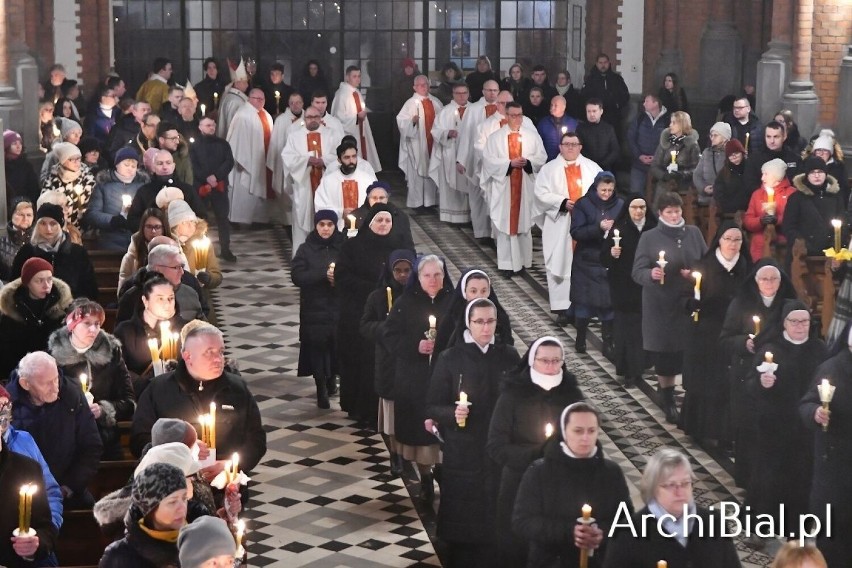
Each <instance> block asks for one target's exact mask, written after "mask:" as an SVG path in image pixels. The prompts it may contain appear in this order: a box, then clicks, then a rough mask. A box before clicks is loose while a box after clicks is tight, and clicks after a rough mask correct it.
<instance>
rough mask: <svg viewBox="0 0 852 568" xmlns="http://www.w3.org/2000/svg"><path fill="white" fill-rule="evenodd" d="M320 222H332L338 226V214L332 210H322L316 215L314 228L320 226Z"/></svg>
mask: <svg viewBox="0 0 852 568" xmlns="http://www.w3.org/2000/svg"><path fill="white" fill-rule="evenodd" d="M320 221H331V222H332V223H334V224H335V225H337V213H336V212H334V211H332V210H331V209H320V210H319V211H317V212H316V213H314V226H316V225H318V224H319V222H320Z"/></svg>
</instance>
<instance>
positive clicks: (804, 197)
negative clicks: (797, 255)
mask: <svg viewBox="0 0 852 568" xmlns="http://www.w3.org/2000/svg"><path fill="white" fill-rule="evenodd" d="M793 187H795V188H796V192H795V193H793V194H792V195H790V197H789V199H788V200H787V207H786V209H785V213H784V236H785V237H786V238H787V243H788V244H791V245H792V244H793V243H795V242H796V239H804V241H805V245H806V246H807V247H808V255H811V256H822V255H823V254H824V253H823V251H824V250H825V249H827V248H834V228H833V227H832V225H831V221H832V220H833V219H840V220H841V221H842V222H843V228H842V235H841V239H840V244H841V245H842V246H846V245H848V243H849V217H848V213H847V211H846V203H845V202H844V201H843V196H842V195H841V194H840V185H839V184H838V183H837V180H836V179H834V178H833V177H831V176H826V179H825V183H824V184H822V187H813V186H811V185H810V183H808V180H807V176H806V175H805V174H799V175H797V176H796V177H794V178H793ZM791 252H792V250H791Z"/></svg>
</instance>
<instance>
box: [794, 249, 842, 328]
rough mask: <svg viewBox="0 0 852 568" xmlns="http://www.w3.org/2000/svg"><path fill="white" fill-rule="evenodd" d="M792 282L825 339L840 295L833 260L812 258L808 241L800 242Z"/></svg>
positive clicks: (796, 252)
mask: <svg viewBox="0 0 852 568" xmlns="http://www.w3.org/2000/svg"><path fill="white" fill-rule="evenodd" d="M790 279H791V280H792V281H793V287H794V288H795V289H796V294H797V295H798V296H799V299H800V300H801V301H802V302H803V303H804V304H805V305H806V306H808V308H809V309H810V311H811V314H813V317H814V318H815V319H818V322H819V326H820V327H819V329H820V333H821V334H822V336H823V337H825V335H826V333H827V332H828V326H829V325H830V324H831V318H832V316H833V315H834V304H835V301H836V295H837V290H836V287H835V285H834V273H833V272H832V270H831V259H830V258H828V257H825V256H808V252H807V247H806V246H805V241H804V240H802V239H796V243H795V244H794V245H793V262H792V264H791V266H790Z"/></svg>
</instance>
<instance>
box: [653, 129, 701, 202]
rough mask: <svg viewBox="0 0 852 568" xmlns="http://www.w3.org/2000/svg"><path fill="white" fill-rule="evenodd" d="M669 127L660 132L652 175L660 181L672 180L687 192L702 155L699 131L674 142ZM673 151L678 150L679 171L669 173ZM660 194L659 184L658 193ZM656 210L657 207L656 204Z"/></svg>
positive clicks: (679, 190) (676, 161) (678, 188)
mask: <svg viewBox="0 0 852 568" xmlns="http://www.w3.org/2000/svg"><path fill="white" fill-rule="evenodd" d="M670 135H671V133H670V131H669V129H668V128H666V129H665V130H663V132H662V134H660V145H659V146H657V151H656V152H654V161H653V162H651V177H652V178H653V179H654V180H655V181H658V182H661V181H662V182H665V181H667V180H671V181H673V182H674V183H675V184H676V188H677V189H676V191H678V192H679V193H686V192H687V191H688V190H689V188H690V187H692V174H693V173H694V172H695V168H696V166H698V159H699V158H700V156H701V148H699V147H698V131H696V130H693V131H692V132H690V133H689V134H686V135H684V136H682V137H681V139H680V140H679V141H678V142H675V143H672V141H671V138H670ZM672 152H676V153H677V154H676V156H675V163H676V164H677V171H676V172H672V173H669V172H668V170H667V169H666V168H668V167H669V165H670V164H671V163H672V154H671V153H672ZM659 194H660V191H659V185H658V190H657V195H659ZM654 209H655V210H656V209H657V207H656V206H655V207H654Z"/></svg>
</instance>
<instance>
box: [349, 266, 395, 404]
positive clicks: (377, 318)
mask: <svg viewBox="0 0 852 568" xmlns="http://www.w3.org/2000/svg"><path fill="white" fill-rule="evenodd" d="M385 284H386V286H384V287H379V288H376V289H375V290H373V291H372V292H370V295H369V296H367V301H366V302H365V303H364V313H363V314H361V324H360V325H359V327H358V331H359V332H360V333H361V338H362V339H363V340H364V341H365V342H366V343H367V344H370V345H374V349H373V351H374V358H373V362H374V365H373V368H374V369H375V375H374V383H373V385H374V387H375V391H376V394H377V395H379V396H380V397H382V398H384V399H386V400H393V377H394V366H393V354H392V353H390V352H389V351H388V350H387V349H386V348H385V346H384V344H383V343H382V342H381V341H380V339H381V337H382V334H383V333H384V329H385V320H386V319H387V317H388V314H389V313H390V307H389V306H388V294H387V287H388V286H390V289H391V298H392V301H391V304H393V302H394V301H396V299H397V298H399V297H400V296H402V292H403V285H402V284H399V283H398V282H396V281H395V280H393V278H390V279H389V280H388V281H387V282H385ZM362 357H364V358H365V359H368V358H369V353H367V352H363V353H362Z"/></svg>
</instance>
